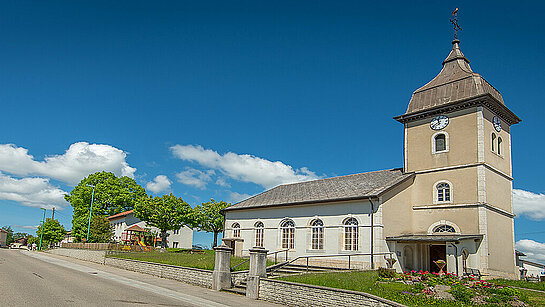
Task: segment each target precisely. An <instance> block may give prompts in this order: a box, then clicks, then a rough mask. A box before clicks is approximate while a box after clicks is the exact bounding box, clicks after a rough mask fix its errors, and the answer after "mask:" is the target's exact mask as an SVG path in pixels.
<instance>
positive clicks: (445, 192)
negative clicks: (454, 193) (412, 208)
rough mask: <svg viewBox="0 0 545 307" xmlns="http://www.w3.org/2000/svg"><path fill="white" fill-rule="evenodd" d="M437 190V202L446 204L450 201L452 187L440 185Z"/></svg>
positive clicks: (446, 184)
mask: <svg viewBox="0 0 545 307" xmlns="http://www.w3.org/2000/svg"><path fill="white" fill-rule="evenodd" d="M436 189H437V201H438V202H446V201H450V185H449V184H448V183H446V182H442V183H439V184H438V185H437V186H436Z"/></svg>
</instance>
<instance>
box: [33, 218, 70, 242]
mask: <svg viewBox="0 0 545 307" xmlns="http://www.w3.org/2000/svg"><path fill="white" fill-rule="evenodd" d="M42 229H43V236H42ZM65 235H66V230H64V226H62V224H61V223H59V221H57V220H55V219H52V218H47V219H46V220H45V223H43V225H40V226H38V229H36V236H37V237H38V239H40V237H41V238H42V248H43V247H44V246H50V245H52V244H55V243H57V242H60V241H61V240H62V239H64V236H65Z"/></svg>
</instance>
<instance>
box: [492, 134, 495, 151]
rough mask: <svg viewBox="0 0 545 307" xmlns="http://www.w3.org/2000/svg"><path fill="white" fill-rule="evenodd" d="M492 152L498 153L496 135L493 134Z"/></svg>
mask: <svg viewBox="0 0 545 307" xmlns="http://www.w3.org/2000/svg"><path fill="white" fill-rule="evenodd" d="M492 151H493V152H496V134H495V133H492Z"/></svg>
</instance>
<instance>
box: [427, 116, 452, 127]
mask: <svg viewBox="0 0 545 307" xmlns="http://www.w3.org/2000/svg"><path fill="white" fill-rule="evenodd" d="M448 122H449V119H448V117H447V116H445V115H439V116H436V117H434V118H433V119H432V120H431V123H430V128H431V129H432V130H441V129H444V128H445V127H446V126H447V125H448Z"/></svg>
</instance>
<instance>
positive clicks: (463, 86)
mask: <svg viewBox="0 0 545 307" xmlns="http://www.w3.org/2000/svg"><path fill="white" fill-rule="evenodd" d="M394 119H395V120H397V121H398V122H400V123H401V124H403V131H404V161H403V168H398V169H388V170H381V171H374V172H368V173H360V174H354V175H348V176H340V177H333V178H327V179H321V180H314V181H308V182H301V183H293V184H285V185H280V186H277V187H275V188H273V189H270V190H268V191H265V192H263V193H261V194H258V195H256V196H253V197H251V198H248V199H246V200H244V201H241V202H239V203H237V204H235V205H233V206H231V207H229V208H227V209H225V211H224V214H225V225H224V228H225V229H224V237H225V239H224V242H226V243H227V244H231V246H233V247H234V248H235V253H236V254H239V255H242V256H247V255H248V250H249V249H250V248H252V247H254V246H260V247H264V248H265V249H267V250H269V251H271V252H274V251H282V253H278V256H279V257H287V258H288V259H294V258H296V257H300V256H312V257H310V258H308V259H309V261H310V262H311V263H314V264H320V263H321V264H325V263H327V264H335V265H337V266H346V265H347V263H348V262H351V263H350V265H351V267H353V268H355V267H357V268H365V269H372V268H377V267H386V266H387V263H386V262H387V260H388V261H390V260H389V259H395V263H394V265H393V267H394V268H395V269H396V270H397V271H399V272H401V271H411V270H424V271H439V264H440V263H441V261H439V260H444V261H445V262H446V267H445V269H444V270H445V271H448V272H452V273H458V274H459V275H461V274H463V272H464V269H466V270H467V269H478V270H479V271H480V272H481V273H482V274H486V276H488V277H490V278H493V277H503V278H512V279H516V278H517V277H518V272H517V271H516V267H515V250H514V243H515V241H514V221H513V218H514V214H513V206H512V181H513V177H512V169H511V136H510V132H511V126H512V125H514V124H517V123H518V122H520V119H519V118H518V117H517V116H516V115H515V114H514V113H513V112H512V111H511V110H509V109H508V108H507V106H506V105H505V103H504V101H503V98H502V96H501V94H500V92H499V91H498V90H497V89H495V88H494V87H493V86H492V85H491V84H489V83H488V82H487V81H486V80H485V79H484V78H483V77H482V76H481V75H479V74H477V73H475V72H473V70H472V69H471V67H470V66H469V60H468V59H467V58H466V57H465V56H464V54H463V53H462V51H461V50H460V41H459V40H457V39H455V40H454V41H453V42H452V50H451V51H450V53H449V55H448V56H447V58H446V59H445V60H444V61H443V68H442V69H441V71H440V72H439V74H438V75H437V76H436V77H435V78H434V79H433V80H431V81H430V82H428V83H427V84H426V85H424V86H423V87H421V88H419V89H417V90H416V91H414V93H413V94H412V97H411V100H410V101H409V105H408V108H407V110H406V112H405V113H404V114H403V115H399V116H397V117H394ZM285 250H287V252H285ZM349 255H350V257H348V256H349ZM303 259H306V258H303Z"/></svg>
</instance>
